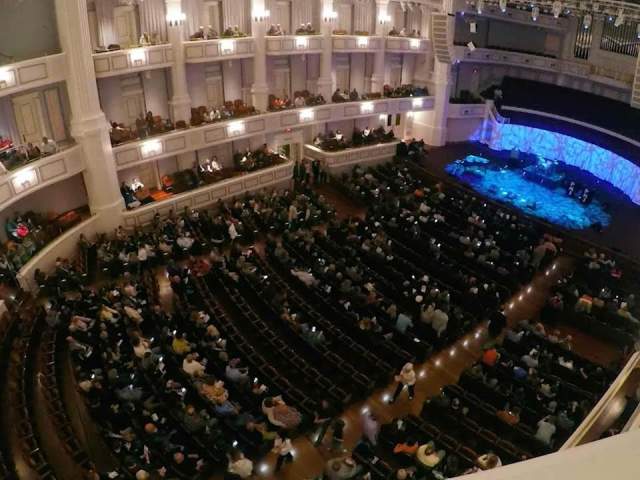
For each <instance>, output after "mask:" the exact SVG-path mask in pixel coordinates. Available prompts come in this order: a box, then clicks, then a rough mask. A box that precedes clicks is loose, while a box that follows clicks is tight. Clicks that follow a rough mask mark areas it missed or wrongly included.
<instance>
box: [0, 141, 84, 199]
mask: <svg viewBox="0 0 640 480" xmlns="http://www.w3.org/2000/svg"><path fill="white" fill-rule="evenodd" d="M84 168H85V161H84V155H83V153H82V148H81V147H80V146H79V145H74V146H72V147H69V148H67V149H66V150H63V151H60V152H58V153H55V154H53V155H50V156H46V157H43V158H41V159H40V160H37V161H35V162H32V163H29V164H27V165H25V166H23V167H20V168H18V169H16V170H13V171H11V172H8V173H5V174H3V175H0V211H2V210H4V209H6V208H8V207H9V206H10V205H11V204H13V203H14V202H17V201H18V200H20V199H21V198H23V197H25V196H26V195H30V194H32V193H34V192H36V191H38V190H40V189H42V188H45V187H47V186H49V185H52V184H54V183H56V182H60V181H62V180H64V179H67V178H69V177H71V176H73V175H77V174H78V173H80V172H82V171H83V170H84Z"/></svg>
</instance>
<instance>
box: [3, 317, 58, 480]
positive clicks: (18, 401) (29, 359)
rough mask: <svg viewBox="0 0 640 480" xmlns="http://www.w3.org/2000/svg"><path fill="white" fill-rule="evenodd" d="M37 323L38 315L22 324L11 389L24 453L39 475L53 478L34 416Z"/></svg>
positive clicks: (15, 344) (14, 352) (15, 347)
mask: <svg viewBox="0 0 640 480" xmlns="http://www.w3.org/2000/svg"><path fill="white" fill-rule="evenodd" d="M36 323H37V321H36V317H35V316H32V317H30V318H29V319H28V320H27V321H26V322H25V323H23V324H22V325H21V331H22V333H21V335H19V336H17V337H16V338H14V342H13V350H12V352H11V366H12V368H11V370H10V372H9V382H8V388H9V393H10V397H11V398H12V399H13V402H14V406H13V409H14V412H16V413H17V414H18V418H17V419H16V420H17V434H18V440H19V448H20V450H21V451H22V456H23V458H24V460H25V462H26V463H27V464H28V465H29V467H30V468H32V469H33V470H34V471H35V472H36V473H37V474H38V475H39V476H40V478H42V479H50V480H53V479H55V478H56V477H55V474H54V472H53V470H52V468H51V466H50V465H49V463H48V461H47V459H46V458H45V456H44V453H43V452H42V450H41V445H40V439H39V436H38V432H37V429H36V428H35V422H34V417H33V404H32V400H33V384H32V382H33V380H34V348H35V346H34V343H35V341H36V340H37V338H35V337H36V335H38V336H39V335H40V333H39V332H38V331H37V330H36Z"/></svg>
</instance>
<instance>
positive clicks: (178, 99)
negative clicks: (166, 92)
mask: <svg viewBox="0 0 640 480" xmlns="http://www.w3.org/2000/svg"><path fill="white" fill-rule="evenodd" d="M166 2H167V22H168V27H167V36H168V37H169V43H170V44H171V49H172V50H173V65H172V66H171V91H172V96H171V100H169V108H170V112H171V120H173V122H174V123H175V122H177V121H179V120H183V121H185V122H187V124H188V123H189V121H190V119H191V97H190V96H189V88H188V86H187V66H186V64H185V62H184V45H183V44H182V41H183V38H184V13H183V12H182V5H181V2H180V0H166Z"/></svg>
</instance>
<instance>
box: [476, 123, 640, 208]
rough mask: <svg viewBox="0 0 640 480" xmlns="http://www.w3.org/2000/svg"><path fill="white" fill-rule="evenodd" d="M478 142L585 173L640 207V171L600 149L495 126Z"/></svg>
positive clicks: (557, 135)
mask: <svg viewBox="0 0 640 480" xmlns="http://www.w3.org/2000/svg"><path fill="white" fill-rule="evenodd" d="M482 136H484V138H481V137H482ZM476 140H480V141H483V142H484V143H486V144H487V145H488V146H489V147H490V148H492V149H494V150H518V151H520V152H525V153H531V154H534V155H540V156H541V157H544V158H547V159H550V160H557V161H559V162H563V163H566V164H568V165H573V166H575V167H578V168H580V169H582V170H586V171H588V172H590V173H592V174H593V175H595V176H596V177H598V178H600V179H601V180H604V181H606V182H609V183H610V184H612V185H614V186H615V187H617V188H619V189H620V190H622V191H623V192H624V193H625V194H627V195H628V196H629V198H631V201H632V202H633V203H636V204H638V205H640V167H638V166H637V165H635V164H633V163H632V162H630V161H629V160H627V159H626V158H623V157H621V156H620V155H617V154H615V153H613V152H610V151H609V150H605V149H604V148H602V147H599V146H597V145H593V144H591V143H588V142H585V141H583V140H578V139H577V138H573V137H569V136H568V135H563V134H561V133H556V132H551V131H548V130H542V129H540V128H534V127H528V126H524V125H515V124H499V123H493V122H492V125H491V127H490V128H485V129H483V132H482V134H481V132H478V135H477V138H476Z"/></svg>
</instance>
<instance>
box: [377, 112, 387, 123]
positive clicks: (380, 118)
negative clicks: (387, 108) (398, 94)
mask: <svg viewBox="0 0 640 480" xmlns="http://www.w3.org/2000/svg"><path fill="white" fill-rule="evenodd" d="M378 121H379V122H380V124H382V125H384V124H385V123H387V115H386V114H385V113H381V114H380V115H378Z"/></svg>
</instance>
